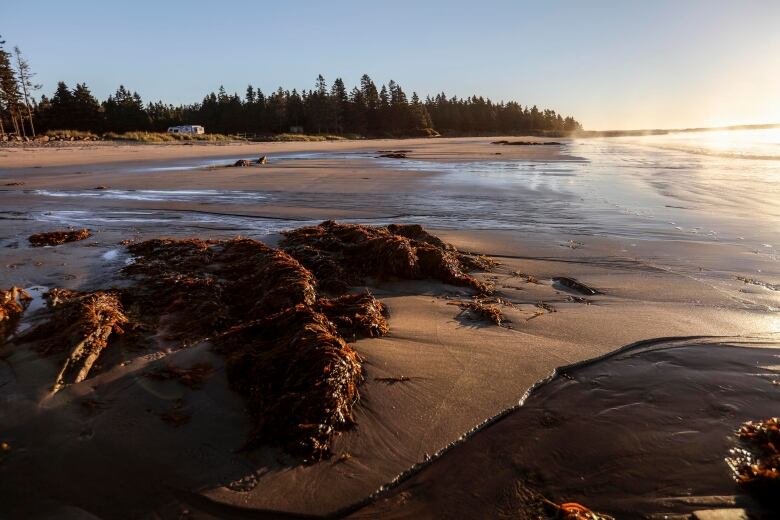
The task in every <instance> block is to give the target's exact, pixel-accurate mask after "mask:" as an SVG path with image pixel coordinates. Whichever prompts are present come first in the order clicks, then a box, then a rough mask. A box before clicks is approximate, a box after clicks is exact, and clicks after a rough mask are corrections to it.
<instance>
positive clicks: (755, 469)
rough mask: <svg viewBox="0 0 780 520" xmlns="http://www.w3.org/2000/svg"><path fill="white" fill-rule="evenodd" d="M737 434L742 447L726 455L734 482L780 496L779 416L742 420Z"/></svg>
mask: <svg viewBox="0 0 780 520" xmlns="http://www.w3.org/2000/svg"><path fill="white" fill-rule="evenodd" d="M737 436H738V437H739V439H740V440H741V441H742V442H743V445H744V447H745V449H741V450H735V453H736V454H737V456H735V457H733V458H730V459H727V462H728V463H729V465H730V466H731V468H732V470H733V471H734V477H735V478H736V480H737V482H738V483H739V484H741V485H742V486H744V487H745V488H747V489H749V490H750V491H753V492H754V493H756V494H758V495H761V496H764V497H770V498H772V499H773V500H775V501H777V500H778V497H780V417H772V418H769V419H766V420H764V421H760V422H753V421H748V422H746V423H745V424H743V425H742V426H741V427H740V429H739V431H738V432H737Z"/></svg>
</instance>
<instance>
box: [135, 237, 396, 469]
mask: <svg viewBox="0 0 780 520" xmlns="http://www.w3.org/2000/svg"><path fill="white" fill-rule="evenodd" d="M128 249H129V250H130V252H131V253H132V254H133V255H134V256H135V262H134V263H133V264H131V265H129V266H127V267H126V268H125V273H126V274H128V275H130V276H132V277H135V278H136V279H137V281H138V282H139V283H138V284H137V285H136V288H135V289H134V290H133V291H131V292H132V293H133V296H132V297H133V299H134V303H135V305H136V306H137V307H138V308H140V309H141V311H140V312H141V314H142V315H153V314H154V315H158V316H165V317H166V319H167V320H168V322H169V323H168V325H169V328H170V330H171V334H172V335H173V336H178V337H181V338H184V339H187V340H189V341H200V340H203V339H210V340H211V342H212V343H213V345H214V347H215V349H216V350H217V351H218V352H219V353H221V354H222V355H223V356H224V357H225V366H226V372H227V376H228V382H229V384H230V386H231V387H232V388H233V389H235V390H236V391H238V392H239V393H240V394H242V395H243V396H244V398H245V400H246V403H247V407H248V410H249V413H250V414H251V416H252V418H253V422H254V426H253V429H252V431H251V433H250V434H249V436H248V439H247V441H246V444H245V448H246V449H250V448H253V447H255V446H257V445H258V444H261V443H277V444H282V445H284V446H285V448H286V449H287V450H288V451H290V452H292V453H295V454H297V455H300V456H302V457H303V458H304V459H305V460H309V461H316V460H321V459H323V458H326V457H328V456H329V455H330V443H331V441H332V438H333V436H334V435H335V434H337V433H338V432H339V431H343V430H345V429H347V428H349V427H351V426H352V424H353V422H354V421H353V419H352V408H353V406H354V404H355V402H356V401H357V399H358V396H359V394H358V391H357V387H358V385H359V384H360V383H361V381H362V368H361V364H362V363H361V360H360V358H359V357H358V355H357V353H355V352H354V350H352V349H351V348H350V347H349V346H348V345H347V344H346V342H345V341H344V338H343V337H344V336H347V335H350V336H353V337H357V336H369V337H370V336H379V335H383V334H386V333H387V331H388V325H387V322H386V320H385V318H384V312H385V308H384V306H383V305H382V304H381V303H379V302H378V301H377V300H376V299H375V298H374V297H373V296H372V295H371V294H370V293H368V292H362V293H357V294H348V295H344V296H341V297H339V298H334V299H324V298H319V296H318V294H317V291H316V285H317V282H316V280H315V278H314V276H313V274H312V273H311V272H310V271H309V270H307V269H306V268H304V267H303V266H302V265H301V264H300V263H299V262H298V261H297V260H295V259H294V258H293V257H292V256H290V255H288V254H287V253H285V252H283V251H280V250H277V249H273V248H270V247H268V246H266V245H265V244H263V243H261V242H258V241H256V240H251V239H245V238H236V239H232V240H226V241H202V240H196V239H187V240H171V239H157V240H150V241H146V242H140V243H136V244H130V245H129V246H128ZM174 372H175V371H173V372H172V371H170V370H166V371H165V372H164V374H163V373H161V374H159V375H161V376H171V375H175V373H174Z"/></svg>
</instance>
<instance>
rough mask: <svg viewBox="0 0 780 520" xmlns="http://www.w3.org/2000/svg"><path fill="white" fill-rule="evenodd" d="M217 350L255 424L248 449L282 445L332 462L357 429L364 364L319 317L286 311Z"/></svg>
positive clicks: (298, 309)
mask: <svg viewBox="0 0 780 520" xmlns="http://www.w3.org/2000/svg"><path fill="white" fill-rule="evenodd" d="M218 348H219V350H220V352H222V353H223V354H224V355H225V356H226V367H227V374H228V380H229V382H230V385H231V386H232V387H233V388H234V389H236V390H237V391H238V392H239V393H241V394H242V395H244V396H245V397H246V401H247V404H248V407H249V412H250V414H251V415H252V418H253V419H254V424H255V426H254V429H253V431H252V433H251V434H250V436H249V439H248V441H247V444H246V447H247V448H251V447H254V446H255V445H257V444H258V443H263V442H269V443H274V444H282V445H284V446H285V447H286V448H287V450H288V451H290V452H292V453H295V454H299V455H302V456H304V457H305V458H306V459H307V460H310V461H317V460H321V459H323V458H327V457H328V456H329V455H330V443H331V441H332V438H333V436H334V435H335V434H336V433H338V432H339V431H344V430H347V429H349V428H350V427H352V426H353V425H354V417H353V414H352V409H353V407H354V405H355V403H357V400H358V398H359V393H358V386H359V385H360V384H361V383H362V381H363V374H362V367H361V365H362V364H361V359H360V357H359V356H358V354H357V353H356V352H355V351H354V350H353V349H352V348H351V347H350V346H349V345H347V344H346V342H345V341H344V340H343V339H342V338H341V336H340V335H339V334H338V331H337V330H336V327H335V326H334V325H333V323H331V322H330V320H328V318H327V317H326V316H325V315H324V314H321V313H319V312H316V311H315V310H314V309H312V308H311V307H307V306H306V305H296V306H295V307H289V308H287V309H285V310H283V311H280V312H278V313H276V314H272V315H269V316H267V317H266V318H264V319H261V320H258V321H255V322H252V323H249V324H247V325H243V326H240V327H238V328H236V329H234V330H232V331H229V332H228V333H226V334H225V335H224V336H223V337H222V338H221V340H220V341H219V343H218Z"/></svg>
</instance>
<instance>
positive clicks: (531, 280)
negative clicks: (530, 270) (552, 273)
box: [512, 271, 542, 285]
mask: <svg viewBox="0 0 780 520" xmlns="http://www.w3.org/2000/svg"><path fill="white" fill-rule="evenodd" d="M512 276H516V277H518V278H522V279H523V280H524V281H525V283H532V284H536V285H541V284H542V282H540V281H539V280H538V279H537V278H536V277H535V276H533V275H530V274H526V273H523V272H520V271H514V272H512Z"/></svg>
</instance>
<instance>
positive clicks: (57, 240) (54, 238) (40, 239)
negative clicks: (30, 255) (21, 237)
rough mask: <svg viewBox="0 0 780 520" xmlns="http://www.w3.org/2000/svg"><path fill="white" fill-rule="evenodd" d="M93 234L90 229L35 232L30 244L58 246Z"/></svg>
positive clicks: (34, 245)
mask: <svg viewBox="0 0 780 520" xmlns="http://www.w3.org/2000/svg"><path fill="white" fill-rule="evenodd" d="M91 236H92V231H90V230H89V229H71V230H67V231H51V232H49V233H35V234H34V235H30V236H29V237H28V238H27V240H29V242H30V245H32V246H33V247H42V246H58V245H60V244H64V243H66V242H78V241H79V240H85V239H87V238H89V237H91Z"/></svg>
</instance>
